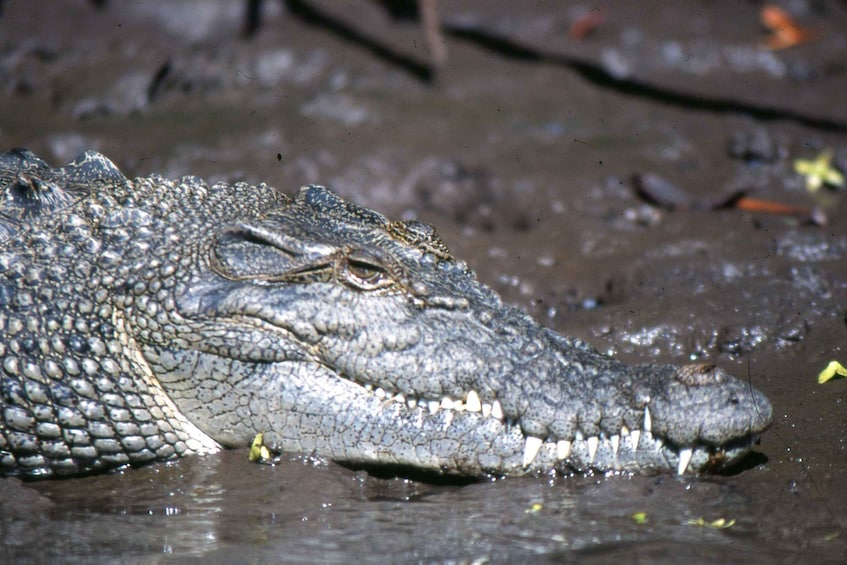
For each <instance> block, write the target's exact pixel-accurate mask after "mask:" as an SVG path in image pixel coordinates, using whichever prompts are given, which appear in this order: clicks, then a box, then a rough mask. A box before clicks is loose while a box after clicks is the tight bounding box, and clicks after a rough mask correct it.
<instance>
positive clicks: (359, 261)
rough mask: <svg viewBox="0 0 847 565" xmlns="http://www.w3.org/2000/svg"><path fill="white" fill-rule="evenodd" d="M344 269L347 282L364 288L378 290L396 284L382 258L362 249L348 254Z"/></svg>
mask: <svg viewBox="0 0 847 565" xmlns="http://www.w3.org/2000/svg"><path fill="white" fill-rule="evenodd" d="M346 259H347V261H346V265H345V269H344V275H345V279H346V282H347V283H348V284H350V285H351V286H353V287H355V288H359V289H362V290H376V289H380V288H385V287H387V286H390V285H392V284H394V280H393V278H392V277H391V275H390V274H389V273H388V270H387V269H386V267H385V265H384V263H383V262H382V260H381V259H380V258H379V257H377V256H375V255H374V254H372V253H368V252H366V251H362V250H354V251H351V252H350V253H349V254H348V255H347V258H346Z"/></svg>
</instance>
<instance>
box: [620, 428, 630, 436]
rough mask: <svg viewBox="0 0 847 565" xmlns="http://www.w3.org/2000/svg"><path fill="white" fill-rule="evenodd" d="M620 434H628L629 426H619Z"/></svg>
mask: <svg viewBox="0 0 847 565" xmlns="http://www.w3.org/2000/svg"><path fill="white" fill-rule="evenodd" d="M621 435H622V436H628V435H629V428H627V427H626V425H623V426H621Z"/></svg>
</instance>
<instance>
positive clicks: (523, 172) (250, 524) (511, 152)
mask: <svg viewBox="0 0 847 565" xmlns="http://www.w3.org/2000/svg"><path fill="white" fill-rule="evenodd" d="M265 4H266V6H265V14H266V18H265V27H264V28H263V29H262V30H261V32H260V33H259V35H258V36H257V37H255V38H254V39H253V40H252V41H249V42H247V41H242V40H240V39H239V30H240V8H239V7H238V4H237V3H234V2H229V3H228V2H223V1H219V2H212V1H207V0H203V1H202V2H193V3H192V2H190V1H188V0H186V2H183V3H180V5H181V7H180V8H179V9H176V10H175V11H174V10H169V8H168V6H169V3H167V2H157V1H150V2H145V3H143V4H135V3H126V4H120V5H118V4H117V3H107V7H106V8H105V9H103V10H96V9H94V8H93V7H92V6H91V4H90V3H89V2H85V1H82V0H80V1H76V2H67V3H65V4H63V7H62V9H61V11H60V10H59V9H54V8H52V7H51V8H50V9H49V10H48V9H46V8H45V7H44V6H41V5H40V4H32V3H27V2H23V1H6V2H4V3H3V15H2V17H1V18H0V40H1V41H2V43H0V77H3V81H2V84H3V98H2V105H0V143H2V145H3V147H4V148H9V147H14V146H26V147H29V148H30V149H32V150H34V151H36V152H37V153H39V154H41V155H42V156H43V157H44V158H46V159H47V160H49V161H51V162H53V163H54V164H59V163H61V162H64V161H66V160H68V159H70V158H73V157H74V156H75V155H76V154H77V153H79V152H81V151H82V150H84V149H88V148H95V149H98V150H100V151H103V152H104V153H106V154H107V155H108V156H110V157H111V158H113V159H114V160H115V162H116V163H117V164H118V165H119V166H120V167H121V168H122V169H123V170H124V171H125V172H126V173H127V175H134V174H145V175H146V174H149V173H153V172H158V173H162V174H165V175H168V176H178V175H182V174H196V175H198V176H202V177H204V178H207V179H210V180H220V179H224V180H239V179H245V180H249V181H251V182H258V181H268V182H269V183H271V184H273V185H275V186H277V187H279V188H281V189H284V190H286V191H288V192H293V191H294V190H295V189H296V187H297V186H299V185H301V184H304V183H308V182H320V183H324V184H331V185H333V186H334V188H335V189H336V190H338V191H339V192H340V193H342V194H343V195H344V196H346V197H350V198H353V199H354V200H356V201H357V202H359V203H361V204H364V205H367V206H371V207H374V208H377V209H379V210H380V211H383V212H385V213H387V214H390V215H392V216H396V217H418V218H421V219H424V220H426V221H431V222H433V223H434V224H435V225H436V226H437V227H438V228H439V232H440V234H441V235H442V237H443V238H444V240H445V241H446V242H447V244H448V245H449V246H450V247H451V249H452V250H453V252H454V254H455V255H457V256H458V257H461V258H463V259H465V260H467V261H468V262H469V264H470V265H471V266H472V267H473V268H474V269H475V270H476V271H477V272H478V274H479V276H480V278H481V279H482V280H483V281H485V282H486V283H488V284H490V285H492V286H493V287H494V288H495V289H497V290H498V291H499V292H501V293H502V294H503V295H504V298H505V299H506V300H508V301H510V302H512V303H514V304H517V305H519V306H520V307H522V308H524V309H526V310H527V311H528V312H530V313H531V314H532V315H534V316H535V317H536V318H538V319H539V320H541V321H542V322H543V323H545V324H548V325H550V326H551V327H554V328H555V329H557V330H559V331H562V332H565V333H568V334H571V335H577V336H579V337H582V338H584V339H586V340H588V341H589V342H591V343H593V344H594V345H596V346H597V347H598V348H600V349H601V350H603V351H606V352H609V353H612V354H615V355H617V356H619V357H621V358H623V359H625V360H627V361H629V362H676V363H682V362H686V361H689V360H692V359H697V360H704V361H705V360H708V361H714V362H717V363H719V364H720V365H721V366H722V367H724V368H725V369H727V370H728V371H730V372H733V373H735V374H736V375H739V376H741V377H743V378H747V379H749V380H750V382H751V383H752V384H753V385H754V386H756V387H757V388H758V389H760V390H762V391H763V392H765V394H767V395H768V396H769V398H770V399H771V401H772V403H773V405H774V414H775V422H774V425H773V427H772V429H771V430H770V431H769V432H767V433H766V434H765V435H764V436H763V439H762V442H761V445H759V446H758V447H757V449H756V453H755V454H754V455H753V456H752V457H751V458H749V459H748V460H746V461H745V462H744V465H743V466H742V467H741V468H740V469H738V470H736V471H735V472H734V473H733V474H730V475H726V476H718V477H700V478H690V477H685V478H678V477H674V476H658V477H642V476H635V477H630V476H613V477H567V478H563V477H559V478H550V477H534V478H520V479H505V480H498V481H490V482H481V483H471V484H465V485H455V484H453V485H443V484H431V483H426V482H415V481H408V480H404V479H386V478H377V477H373V476H369V475H367V474H366V473H364V472H361V471H352V470H349V469H345V468H343V467H340V466H337V465H335V464H332V463H327V462H322V461H314V460H312V459H309V458H304V457H291V458H290V459H285V460H284V461H283V462H282V463H281V464H280V465H278V466H276V467H267V466H260V465H253V464H250V463H248V462H247V459H246V452H244V451H233V452H227V453H223V454H220V455H216V456H211V457H205V458H192V459H186V460H183V461H178V462H175V463H171V464H166V465H163V464H160V465H153V466H149V467H145V468H142V469H134V470H125V471H122V472H119V473H113V474H107V475H103V476H96V477H86V478H82V479H73V480H63V481H52V482H37V483H22V482H20V481H18V480H16V479H3V480H0V501H2V504H0V558H2V560H3V561H8V562H12V561H14V562H42V561H45V560H47V559H60V560H68V561H71V560H72V561H81V562H86V561H96V562H111V561H114V562H118V561H120V562H126V561H143V562H157V561H162V560H168V561H171V560H176V561H180V560H183V561H192V560H201V559H203V560H206V559H213V560H216V561H237V562H245V561H252V562H265V561H271V562H273V561H293V562H301V561H326V562H335V561H338V562H341V561H344V562H349V561H352V560H354V559H356V560H361V561H367V562H409V561H412V562H415V561H421V562H428V561H444V562H481V561H492V562H507V561H516V560H519V559H528V558H530V557H532V558H534V559H536V560H540V561H544V560H547V561H559V560H568V559H571V560H579V561H582V562H608V561H611V560H615V561H620V562H631V563H640V562H645V561H648V560H649V561H663V562H680V561H684V560H688V561H691V562H695V563H696V562H725V561H739V560H744V561H746V562H751V563H780V562H791V563H794V562H797V561H798V560H803V561H813V562H815V563H841V562H843V558H844V556H845V555H847V533H845V531H844V525H845V523H847V510H845V508H847V488H846V487H847V440H845V438H847V417H845V406H847V401H845V397H847V380H841V381H837V382H833V383H830V384H827V385H817V384H816V381H815V377H816V375H817V373H818V372H819V371H820V370H821V369H822V368H823V367H824V366H826V364H827V363H828V362H829V361H830V360H832V359H839V360H841V361H842V362H843V363H847V359H845V358H844V343H845V338H847V326H845V322H844V306H843V305H844V304H845V303H847V268H845V265H847V263H845V260H847V243H845V242H847V229H845V225H844V222H843V221H841V218H842V217H844V215H845V212H847V205H845V197H844V193H843V192H839V191H834V190H829V189H825V190H822V191H819V192H818V193H816V194H810V193H809V192H807V191H806V190H805V188H804V186H803V179H802V178H800V177H799V176H797V175H796V174H795V173H794V172H793V167H792V162H793V160H794V159H796V158H809V157H812V156H814V155H816V154H818V153H819V152H820V151H823V150H825V149H831V150H832V151H833V152H834V155H835V158H836V162H838V163H847V133H845V132H847V125H845V124H842V123H841V121H839V120H842V119H843V117H842V116H841V113H842V112H843V104H842V103H841V98H842V96H841V93H843V92H844V89H843V88H842V87H841V86H839V85H840V82H838V81H841V80H843V77H842V75H843V73H842V74H841V75H839V74H838V73H837V72H836V71H835V70H833V69H836V70H837V69H838V68H840V67H839V66H838V65H840V64H841V62H840V59H839V58H838V57H837V54H838V53H839V52H840V53H842V54H843V49H842V50H841V51H838V46H839V45H841V46H843V44H844V42H845V41H847V39H845V36H844V35H843V32H842V31H841V30H843V29H847V26H845V24H847V14H845V13H844V9H843V6H842V5H841V4H839V3H837V2H823V3H816V4H814V6H813V5H812V4H811V3H810V4H809V5H805V3H796V5H804V6H806V7H805V12H803V13H802V14H800V16H802V18H805V20H806V21H809V22H810V23H812V24H817V23H820V24H825V27H826V29H827V30H828V32H827V34H826V35H825V36H824V37H823V38H822V39H821V40H820V41H819V42H818V43H817V44H814V45H807V46H799V47H797V48H795V49H793V50H789V51H785V52H774V53H772V52H767V51H765V52H762V51H760V50H759V48H758V47H757V44H758V41H759V40H760V39H761V37H760V35H761V34H762V33H763V32H762V30H761V28H760V27H759V24H758V14H757V11H756V10H757V6H758V4H757V3H752V2H751V3H732V4H731V7H730V4H726V5H725V6H724V5H720V6H710V7H709V9H704V7H703V6H702V5H701V4H700V3H696V2H677V3H674V9H668V10H664V11H662V12H661V14H662V16H661V17H655V18H646V17H643V14H647V13H650V10H648V9H646V8H645V9H644V10H643V12H642V13H638V11H637V10H636V11H635V12H632V13H631V12H630V11H631V8H629V7H628V6H629V3H610V4H609V7H608V13H607V21H606V23H604V24H603V26H601V27H600V28H598V30H597V32H596V33H595V34H594V35H592V36H589V37H588V38H587V39H585V40H584V41H583V42H580V43H569V42H568V40H567V39H566V33H565V32H566V30H567V26H568V23H569V22H570V21H571V19H572V18H573V17H574V13H575V12H574V11H575V10H576V8H575V7H573V6H570V5H568V6H563V5H557V4H556V3H544V2H539V3H526V4H522V9H520V10H518V9H516V8H515V7H514V4H513V3H509V2H495V3H488V2H486V3H485V7H486V8H485V9H484V10H483V9H481V8H480V4H478V3H474V2H469V1H458V0H456V1H453V2H451V3H450V8H449V9H445V10H444V13H443V17H444V18H445V21H447V22H448V24H449V26H448V29H453V30H454V32H455V33H452V34H448V35H447V36H446V39H447V42H448V47H449V50H450V60H449V64H448V66H447V67H446V68H445V69H444V71H443V72H442V74H441V76H440V77H439V81H438V83H437V84H435V85H433V84H426V83H422V82H421V81H420V80H418V78H417V76H416V75H415V73H414V72H411V71H410V68H409V66H408V65H406V66H404V65H403V64H398V61H397V59H396V58H395V59H391V58H390V57H385V56H384V55H380V53H383V52H384V50H383V51H380V50H379V49H374V48H373V44H374V43H375V44H377V45H381V46H383V47H385V48H386V49H387V50H388V51H389V52H397V53H402V54H404V56H407V57H411V58H413V59H415V60H416V61H419V62H421V63H422V64H423V63H425V62H426V56H425V53H424V52H423V50H422V49H421V48H420V45H421V42H420V41H421V37H420V31H419V29H418V28H417V27H416V26H415V25H414V24H411V23H405V24H404V23H397V22H394V21H392V20H390V19H388V17H387V16H386V15H385V13H384V12H382V11H381V10H380V9H379V7H378V5H377V3H366V4H353V3H346V2H344V3H342V2H317V1H315V2H311V3H309V4H308V5H309V6H312V7H313V8H316V9H318V8H319V9H321V10H323V11H324V12H326V13H327V14H330V15H332V16H333V17H334V18H335V19H336V20H338V21H341V22H347V24H348V25H351V26H354V27H355V28H356V29H357V30H359V32H360V35H363V36H364V37H365V38H368V40H369V41H370V43H368V42H367V41H364V40H362V39H361V38H360V39H355V38H353V39H351V36H350V34H346V35H345V34H344V33H342V32H341V31H339V29H338V26H335V27H333V26H330V25H327V22H326V20H324V21H323V24H322V23H321V22H320V21H318V22H317V23H316V22H315V21H314V20H311V21H308V20H307V19H305V18H304V17H303V15H302V11H301V12H298V11H297V10H296V9H295V8H297V7H298V6H300V5H302V4H304V3H300V2H288V3H286V4H282V3H276V2H266V3H265ZM445 4H446V3H445ZM647 4H649V5H650V6H652V4H650V3H649V2H648V3H647ZM280 6H283V8H281V7H280ZM284 6H288V7H289V8H288V9H286V8H284ZM820 6H823V8H821V7H820ZM648 7H649V6H648ZM801 7H802V6H801ZM653 8H655V6H653ZM695 8H696V9H695ZM795 8H796V6H795ZM651 9H652V8H651ZM654 13H655V11H654ZM298 14H299V15H298ZM450 26H452V27H450ZM468 26H470V28H471V29H473V30H475V34H474V33H468V32H463V33H458V32H457V31H456V30H457V29H459V28H461V29H467V28H468ZM481 31H482V32H485V33H480V32H481ZM486 34H487V35H486ZM503 35H505V36H506V37H508V38H511V40H513V41H516V42H521V44H522V45H526V46H528V47H527V48H528V49H529V48H531V49H530V50H529V51H526V50H525V51H520V50H519V49H516V48H515V45H512V44H509V43H508V42H505V43H504V42H502V41H501V42H500V43H497V42H491V41H483V39H484V38H485V37H488V36H497V37H500V36H503ZM489 39H490V37H489ZM627 46H629V47H630V48H629V49H627ZM532 49H535V50H536V51H532ZM651 49H652V51H651ZM538 50H540V53H541V54H542V55H544V56H543V57H536V58H535V59H533V57H532V56H531V55H532V54H533V53H535V54H538V53H539V51H538ZM680 50H682V52H688V53H689V54H690V56H691V59H690V60H691V61H694V62H695V63H697V65H693V63H692V65H689V66H686V64H685V62H686V61H687V60H688V59H685V58H675V57H670V56H669V55H668V54H669V53H671V54H672V53H677V52H679V51H680ZM624 55H626V56H627V57H630V56H631V57H632V60H629V59H627V58H626V57H624ZM574 58H576V59H577V62H578V63H580V64H582V63H585V64H591V65H595V66H596V68H599V69H607V70H608V69H611V70H613V71H615V72H616V73H619V74H618V75H615V74H614V73H612V75H613V78H614V76H618V78H624V79H625V78H627V77H629V78H633V77H634V80H637V81H640V82H639V84H640V83H645V84H648V85H652V87H655V89H657V90H658V92H655V91H650V90H649V89H647V90H646V91H645V89H644V88H637V86H638V85H637V84H633V83H632V82H629V83H624V84H623V85H621V84H619V83H616V82H615V81H614V80H609V79H608V78H607V79H603V80H599V79H598V78H597V76H596V74H594V75H592V74H591V73H586V72H584V71H585V69H584V66H580V65H575V64H573V60H574ZM730 59H731V63H732V64H729V63H726V62H727V61H730ZM709 61H712V62H714V61H718V62H720V61H724V62H725V63H726V64H716V65H714V66H709V65H706V63H707V62H709ZM745 61H746V62H745ZM775 61H776V62H775ZM742 63H743V64H742ZM779 64H782V65H783V67H779ZM604 65H605V66H604ZM745 65H746V66H745ZM778 68H785V69H789V70H790V73H791V74H790V76H789V75H779V74H778V73H777V74H774V72H775V71H774V69H778ZM695 71H696V72H695ZM801 71H802V72H801ZM786 72H788V71H786ZM620 73H623V74H620ZM627 73H629V74H627ZM814 73H817V74H814ZM809 77H812V78H809ZM815 77H816V78H815ZM813 79H814V80H813ZM655 89H654V90H655ZM663 89H664V90H663ZM765 91H766V93H767V95H761V96H757V94H758V93H759V92H765ZM721 92H722V93H724V94H725V95H726V96H725V97H724V98H722V100H723V102H722V104H723V105H721V104H715V103H711V102H714V101H715V99H716V98H720V96H718V94H719V93H721ZM775 93H776V94H775ZM686 97H687V98H686ZM726 99H729V100H730V102H731V103H726ZM710 101H711V102H710ZM828 109H832V111H830V112H828ZM738 147H741V149H738ZM842 166H843V165H842ZM635 173H640V174H644V173H654V174H658V175H661V176H662V177H663V178H665V179H667V180H669V181H670V182H672V183H674V184H675V185H676V186H677V187H681V188H682V189H683V190H684V191H685V192H687V193H689V194H690V195H691V196H692V197H694V198H697V199H701V200H714V199H716V198H719V197H721V196H722V195H726V194H731V193H734V191H738V190H749V191H751V193H752V194H754V195H755V196H757V197H761V198H767V199H772V200H777V201H780V202H787V203H792V204H795V205H800V206H806V207H811V206H818V207H820V208H821V209H822V210H823V211H824V212H825V213H826V215H827V216H828V218H829V224H828V225H826V226H816V225H809V224H808V223H807V222H805V221H803V219H802V218H799V219H798V218H794V217H784V216H775V215H763V214H754V213H750V212H745V211H738V210H731V209H730V210H697V209H687V210H674V211H670V210H666V209H662V208H660V207H657V206H652V205H650V204H649V203H647V202H646V201H644V200H643V199H642V198H640V197H639V196H638V195H637V194H636V191H635V187H634V186H633V184H632V183H631V180H630V178H631V176H632V175H633V174H635ZM637 512H644V513H645V514H646V522H644V523H637V522H636V520H635V519H634V518H633V515H634V514H635V513H637ZM698 518H703V520H704V521H706V522H711V521H714V520H717V519H721V518H722V519H724V520H726V521H731V520H734V523H733V525H732V526H731V527H727V528H723V529H716V528H710V527H703V526H697V525H692V524H690V523H689V521H691V520H694V521H696V520H697V519H698Z"/></svg>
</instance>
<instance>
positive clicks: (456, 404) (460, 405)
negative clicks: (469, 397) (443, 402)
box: [453, 400, 465, 412]
mask: <svg viewBox="0 0 847 565" xmlns="http://www.w3.org/2000/svg"><path fill="white" fill-rule="evenodd" d="M453 410H455V411H456V412H464V411H465V403H464V402H462V401H461V400H454V401H453Z"/></svg>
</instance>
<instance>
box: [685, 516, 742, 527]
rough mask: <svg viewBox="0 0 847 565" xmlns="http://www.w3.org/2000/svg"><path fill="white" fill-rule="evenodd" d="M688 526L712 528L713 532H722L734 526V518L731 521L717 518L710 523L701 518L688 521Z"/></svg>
mask: <svg viewBox="0 0 847 565" xmlns="http://www.w3.org/2000/svg"><path fill="white" fill-rule="evenodd" d="M688 525H689V526H697V527H700V528H712V529H714V530H723V529H726V528H731V527H732V526H734V525H735V518H733V519H731V520H727V519H726V518H718V519H717V520H712V521H711V522H707V521H706V520H705V519H703V518H697V519H696V520H689V521H688Z"/></svg>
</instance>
